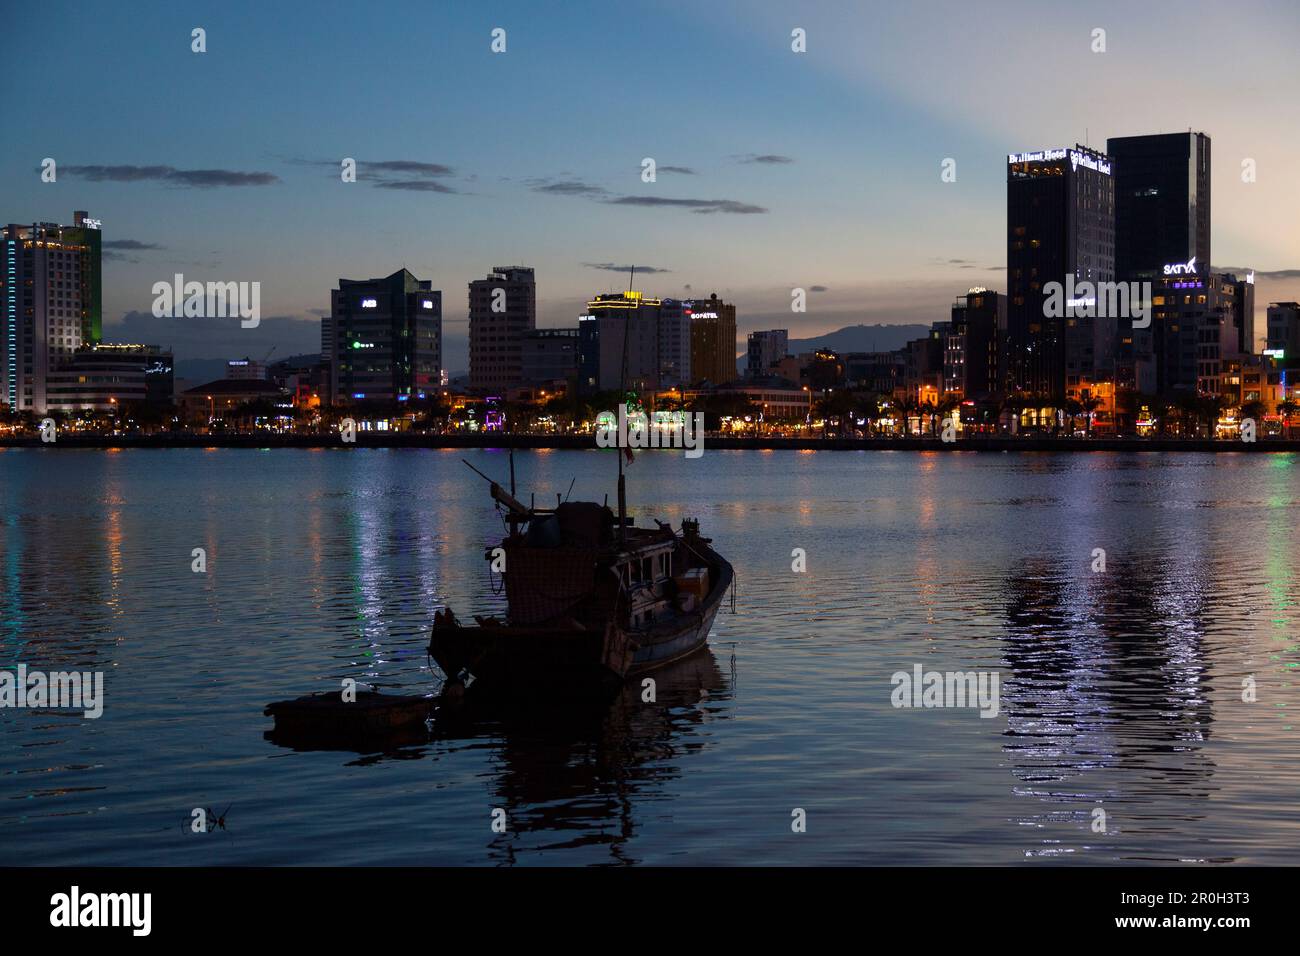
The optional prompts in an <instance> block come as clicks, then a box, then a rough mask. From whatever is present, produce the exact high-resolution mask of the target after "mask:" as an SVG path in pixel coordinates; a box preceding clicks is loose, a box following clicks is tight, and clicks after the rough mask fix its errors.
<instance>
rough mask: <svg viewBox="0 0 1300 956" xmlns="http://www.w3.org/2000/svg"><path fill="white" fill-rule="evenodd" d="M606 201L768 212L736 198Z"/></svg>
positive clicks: (743, 212) (704, 210)
mask: <svg viewBox="0 0 1300 956" xmlns="http://www.w3.org/2000/svg"><path fill="white" fill-rule="evenodd" d="M606 201H607V202H609V203H610V204H611V205H614V206H676V207H679V208H681V209H689V210H691V212H696V213H702V214H706V215H707V214H709V213H715V212H725V213H735V214H738V215H750V214H754V213H765V212H767V209H766V208H764V207H763V206H755V205H753V204H751V203H745V202H737V201H736V200H734V199H670V198H668V197H667V196H619V197H618V198H617V199H609V200H606Z"/></svg>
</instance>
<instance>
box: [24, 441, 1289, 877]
mask: <svg viewBox="0 0 1300 956" xmlns="http://www.w3.org/2000/svg"><path fill="white" fill-rule="evenodd" d="M612 454H613V453H612V452H601V451H595V450H593V451H589V452H572V451H563V452H562V451H552V452H520V453H518V454H517V455H516V468H517V472H518V479H519V485H520V488H521V489H523V492H521V496H524V495H526V494H527V493H529V492H535V493H536V495H537V500H538V502H539V503H541V502H542V501H544V500H547V498H548V496H552V498H553V496H554V495H555V494H556V492H560V493H563V492H565V491H566V490H567V489H568V487H569V484H570V481H571V480H573V479H575V478H576V484H575V485H574V489H573V497H574V498H575V499H580V498H585V499H589V500H593V499H594V500H597V501H599V500H602V499H603V497H604V496H605V494H606V493H610V494H611V498H612V492H613V488H614V484H613V470H614V459H613V458H612ZM461 458H467V459H468V460H470V461H471V462H473V463H474V464H475V465H476V466H477V467H479V468H480V469H482V470H483V471H485V472H487V473H489V474H492V475H496V476H500V477H501V478H502V480H503V481H504V478H505V475H507V474H508V465H507V457H506V454H505V453H504V452H499V451H461V450H457V451H434V450H405V449H403V450H396V449H393V450H374V449H369V450H368V449H348V450H342V449H340V450H328V451H307V450H274V451H272V450H266V451H251V450H234V449H228V450H215V449H214V450H206V451H205V450H197V449H195V450H180V449H177V450H132V451H119V452H104V451H91V450H86V451H82V450H70V449H64V450H53V449H50V450H47V449H8V450H0V522H2V523H0V657H2V659H0V667H3V668H7V669H14V668H16V666H17V665H18V664H19V663H25V664H26V665H27V666H28V668H30V669H39V670H45V671H53V670H70V669H79V670H88V671H102V672H103V674H104V675H105V676H104V680H105V697H106V700H105V703H104V712H103V715H102V717H100V718H99V719H97V720H88V719H85V718H83V717H82V716H80V715H79V714H77V715H69V714H67V713H62V712H52V711H49V710H33V709H26V710H18V709H4V710H0V864H20V863H33V864H69V865H73V864H107V865H113V864H169V865H171V864H293V863H307V864H488V865H499V864H536V863H545V864H627V863H649V864H800V865H804V864H936V863H958V864H1005V863H1023V864H1028V865H1045V864H1052V863H1061V862H1066V863H1090V864H1111V863H1176V862H1192V863H1198V864H1220V863H1297V862H1300V803H1298V802H1297V799H1296V795H1297V793H1300V733H1298V730H1297V728H1296V727H1295V720H1296V718H1297V717H1298V716H1300V714H1297V710H1298V709H1300V690H1298V689H1297V685H1296V682H1297V679H1298V678H1300V670H1298V665H1300V646H1298V640H1297V635H1298V634H1300V604H1298V600H1300V571H1298V564H1300V520H1297V515H1298V514H1300V512H1298V511H1297V505H1298V504H1300V500H1298V499H1300V458H1297V456H1294V455H1288V454H1273V455H1264V454H1252V455H1233V454H1220V455H1200V454H1164V455H1161V454H1152V453H1131V454H1103V453H1089V454H975V453H914V452H802V453H801V452H754V451H740V452H725V451H706V453H705V454H704V456H703V457H702V458H700V459H698V460H686V459H684V458H683V457H682V456H681V455H680V454H678V453H673V452H654V453H643V454H641V455H640V456H638V459H637V461H636V462H635V464H633V465H632V466H631V467H630V468H629V469H628V478H629V499H630V501H631V504H632V511H633V512H634V513H635V515H636V516H637V519H638V523H640V524H650V519H651V518H652V517H655V518H659V519H661V520H666V521H671V522H672V523H673V524H674V525H678V524H680V521H681V519H682V518H683V517H685V516H696V517H698V518H699V519H700V521H701V524H702V530H703V533H704V534H705V535H707V536H710V537H712V538H713V539H714V541H715V547H716V548H717V549H718V550H719V551H720V552H721V553H722V554H724V555H725V556H727V557H728V558H729V559H730V560H731V561H732V563H733V564H734V565H735V568H736V573H737V581H738V586H737V590H736V610H737V613H736V614H734V615H732V614H731V613H730V607H729V605H728V607H727V609H726V610H725V611H724V613H722V614H720V615H719V617H718V620H717V623H716V624H715V626H714V630H713V636H712V639H711V652H710V653H708V654H704V655H700V656H697V657H696V658H694V659H692V660H690V661H688V662H686V663H684V664H682V665H679V666H676V667H674V668H673V669H671V670H670V671H668V672H665V673H663V674H662V675H660V679H659V690H658V700H657V701H656V702H655V703H653V704H646V703H642V702H641V699H640V696H639V695H638V694H637V693H627V694H625V695H624V696H623V697H622V698H620V699H618V700H617V701H615V702H614V703H612V704H611V705H610V706H609V707H608V708H601V709H598V710H596V711H594V712H593V711H592V710H591V708H575V707H573V706H572V705H571V704H570V703H569V702H566V701H564V700H555V701H554V702H553V705H552V706H549V707H545V708H539V709H538V711H537V712H536V713H531V714H522V715H519V714H515V715H488V716H486V717H484V718H483V719H477V720H474V721H469V722H464V723H461V724H459V725H457V726H454V727H448V728H435V730H434V732H433V733H432V734H431V735H429V736H428V737H427V739H425V737H424V735H420V738H419V739H416V740H413V741H410V742H408V743H406V744H404V745H402V746H394V747H392V748H390V749H389V750H388V752H379V753H359V752H356V751H351V750H295V749H291V748H288V747H284V746H279V745H277V744H275V743H273V742H271V741H269V740H267V739H265V737H264V734H265V732H266V731H267V730H269V729H270V727H271V721H270V719H269V718H267V717H264V716H263V714H262V709H263V707H264V706H265V705H266V704H267V703H269V702H271V701H275V700H281V699H285V698H290V697H297V696H299V695H300V694H304V693H308V692H312V691H318V690H328V689H336V688H338V686H339V681H340V680H341V679H343V678H346V677H353V678H356V679H357V680H359V681H362V682H366V683H378V684H379V685H381V686H382V687H383V688H384V689H387V690H392V691H398V690H402V691H405V692H408V693H417V692H423V691H431V690H433V689H434V688H435V687H436V686H437V679H436V674H435V673H431V671H430V669H429V665H428V662H427V660H426V655H425V650H424V648H425V645H426V643H427V635H428V630H429V626H430V623H431V621H432V618H433V613H434V610H435V609H436V608H437V607H439V606H441V605H442V604H444V603H449V604H451V605H452V606H453V607H454V608H455V609H456V611H457V612H458V613H459V614H460V615H461V617H468V615H469V614H471V613H475V612H477V613H482V612H484V611H490V610H499V609H500V607H501V600H502V599H501V598H500V597H498V596H497V595H496V594H495V593H494V589H493V582H492V580H491V579H490V578H489V575H488V568H487V564H486V562H485V561H484V559H483V550H484V548H485V547H486V546H489V545H491V544H493V543H494V542H495V540H496V539H498V538H499V537H500V534H501V528H502V523H501V520H500V517H499V515H498V514H497V512H496V511H494V509H493V507H492V505H491V502H490V500H489V499H488V496H487V487H486V484H485V483H484V482H483V481H482V480H481V479H479V478H478V477H476V476H475V475H474V474H473V473H472V472H470V471H469V469H467V468H466V467H465V466H464V465H463V464H461V461H460V459H461ZM195 548H203V549H205V551H206V555H207V570H206V572H205V573H194V572H193V571H192V570H191V563H192V561H193V558H192V556H191V555H192V552H193V549H195ZM795 549H803V552H804V553H805V554H806V563H807V569H806V571H804V572H802V573H799V572H796V571H793V570H792V561H793V558H792V552H793V551H794V550H795ZM1095 549H1103V550H1104V552H1105V570H1104V571H1094V570H1093V567H1094V566H1095V564H1096V562H1097V558H1096V557H1095V556H1094V555H1095ZM917 664H920V665H922V666H923V668H924V669H925V670H927V671H930V670H937V671H982V672H989V673H996V674H997V675H998V677H999V681H1000V683H999V687H1000V707H999V711H998V713H997V715H996V716H994V717H992V718H982V717H981V716H980V715H979V713H978V712H977V711H976V710H973V709H962V708H935V709H925V708H917V709H912V708H895V707H894V706H892V704H891V692H892V690H893V685H892V684H891V675H892V674H894V673H895V672H896V671H900V670H902V671H908V672H911V670H912V668H913V666H914V665H917ZM1252 687H1253V692H1250V690H1251V688H1252ZM1243 688H1245V689H1246V690H1247V692H1246V693H1243ZM1243 696H1245V697H1247V698H1251V697H1253V700H1243ZM195 807H211V808H213V809H215V810H216V811H217V812H218V813H221V812H222V811H224V810H226V809H227V808H229V810H228V812H227V814H226V821H225V822H226V829H225V830H224V831H222V830H217V831H216V832H212V833H208V834H195V833H191V832H189V828H188V826H187V824H188V821H189V819H190V812H191V810H192V809H193V808H195ZM1097 808H1101V809H1102V810H1103V811H1104V814H1105V817H1104V828H1102V827H1101V826H1100V824H1099V823H1098V821H1099V820H1100V819H1101V816H1100V815H1099V814H1097V813H1096V812H1095V811H1096V810H1097ZM494 809H503V810H505V812H506V821H507V827H506V831H505V832H504V833H497V832H494V831H493V828H492V820H493V810H494ZM796 810H802V811H804V814H805V815H806V832H794V829H793V828H792V819H793V817H792V814H795V811H796Z"/></svg>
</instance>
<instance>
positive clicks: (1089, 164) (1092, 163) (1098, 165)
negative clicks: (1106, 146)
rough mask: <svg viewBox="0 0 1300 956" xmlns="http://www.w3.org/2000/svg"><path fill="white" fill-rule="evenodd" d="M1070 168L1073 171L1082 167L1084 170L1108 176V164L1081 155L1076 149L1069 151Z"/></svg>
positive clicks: (1087, 155) (1084, 154)
mask: <svg viewBox="0 0 1300 956" xmlns="http://www.w3.org/2000/svg"><path fill="white" fill-rule="evenodd" d="M1070 166H1071V167H1072V168H1074V169H1078V168H1079V167H1080V166H1082V167H1083V168H1084V169H1092V170H1095V171H1096V172H1099V173H1104V174H1105V175H1107V176H1109V175H1110V163H1108V162H1106V161H1105V160H1101V159H1097V158H1096V157H1094V156H1091V155H1089V154H1088V153H1081V152H1079V151H1078V150H1077V149H1072V150H1070Z"/></svg>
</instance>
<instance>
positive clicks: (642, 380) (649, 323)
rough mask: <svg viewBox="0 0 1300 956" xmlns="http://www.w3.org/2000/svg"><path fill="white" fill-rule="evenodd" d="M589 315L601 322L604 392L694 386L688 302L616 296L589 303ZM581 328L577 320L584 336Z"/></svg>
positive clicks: (600, 382)
mask: <svg viewBox="0 0 1300 956" xmlns="http://www.w3.org/2000/svg"><path fill="white" fill-rule="evenodd" d="M587 314H588V315H590V316H594V317H595V321H596V323H597V325H596V338H597V340H598V344H599V356H600V357H599V371H598V385H599V388H600V390H602V391H607V390H610V389H618V388H619V387H620V383H621V384H622V385H623V386H625V387H626V388H627V389H629V390H632V391H637V392H652V391H655V390H657V389H661V388H673V387H678V386H682V385H689V384H690V381H691V317H690V311H689V305H688V304H687V303H685V302H681V301H678V300H676V299H653V298H649V297H647V296H645V295H643V294H642V293H640V292H631V291H629V292H616V293H612V294H610V295H598V296H596V298H594V299H592V300H591V301H590V302H588V303H587ZM581 329H582V324H581V321H579V330H580V332H579V335H580V337H581ZM625 362H626V368H625V367H624V364H625Z"/></svg>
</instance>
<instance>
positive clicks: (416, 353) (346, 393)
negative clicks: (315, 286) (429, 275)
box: [321, 269, 442, 404]
mask: <svg viewBox="0 0 1300 956" xmlns="http://www.w3.org/2000/svg"><path fill="white" fill-rule="evenodd" d="M326 321H327V323H328V328H327V329H326V328H322V333H321V340H322V344H323V345H324V344H325V343H328V348H329V350H330V354H329V366H330V400H331V401H332V402H334V403H337V404H347V403H348V402H353V401H371V400H383V401H398V402H403V401H408V400H410V399H411V398H412V397H415V398H422V397H424V395H425V393H426V392H428V391H432V390H434V389H436V388H437V387H438V386H439V384H440V383H441V381H442V293H441V292H439V291H437V290H435V289H434V288H433V284H432V283H431V282H430V281H428V280H427V279H417V278H416V277H415V276H413V275H412V274H411V273H410V272H408V271H407V270H406V269H400V270H398V271H397V272H394V273H393V274H392V275H390V276H388V277H387V278H383V279H340V280H339V287H338V288H337V289H335V290H333V292H332V293H331V294H330V315H329V318H328V319H327V320H326Z"/></svg>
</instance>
